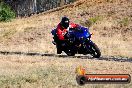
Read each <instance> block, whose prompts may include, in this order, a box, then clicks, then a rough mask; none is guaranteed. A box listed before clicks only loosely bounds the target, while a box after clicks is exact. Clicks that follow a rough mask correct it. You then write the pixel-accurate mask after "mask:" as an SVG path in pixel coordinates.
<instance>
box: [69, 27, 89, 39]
mask: <svg viewBox="0 0 132 88" xmlns="http://www.w3.org/2000/svg"><path fill="white" fill-rule="evenodd" d="M72 33H73V34H74V36H75V37H76V38H77V39H79V38H83V39H87V38H89V37H90V36H91V34H90V32H89V29H88V28H86V27H83V26H79V28H78V29H75V31H74V32H72Z"/></svg>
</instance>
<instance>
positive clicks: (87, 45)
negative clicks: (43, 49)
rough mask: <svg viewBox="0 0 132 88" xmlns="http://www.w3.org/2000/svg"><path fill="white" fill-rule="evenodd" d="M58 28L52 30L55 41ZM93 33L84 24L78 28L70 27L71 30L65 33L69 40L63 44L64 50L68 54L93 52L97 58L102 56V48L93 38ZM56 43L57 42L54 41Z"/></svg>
mask: <svg viewBox="0 0 132 88" xmlns="http://www.w3.org/2000/svg"><path fill="white" fill-rule="evenodd" d="M55 31H56V29H53V30H52V31H51V33H52V35H53V36H54V37H53V39H54V41H55V40H56V38H55V36H56V32H55ZM91 36H92V34H90V32H89V29H88V28H86V27H83V26H79V27H77V28H69V31H68V32H67V33H66V34H65V37H66V39H67V41H66V42H65V44H63V47H62V49H61V50H62V51H64V52H65V53H66V54H67V55H68V56H74V55H75V54H83V55H86V54H91V55H92V56H93V57H95V58H99V57H100V56H101V52H100V49H99V48H98V46H97V45H96V44H95V43H94V42H92V40H91ZM53 44H54V45H56V42H53Z"/></svg>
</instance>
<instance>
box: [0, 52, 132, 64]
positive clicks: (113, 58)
mask: <svg viewBox="0 0 132 88" xmlns="http://www.w3.org/2000/svg"><path fill="white" fill-rule="evenodd" d="M0 54H2V55H25V56H48V57H63V58H69V57H70V58H81V59H93V60H106V61H118V62H131V63H132V58H124V57H114V56H111V57H100V58H93V57H90V56H67V55H56V54H48V53H47V54H43V53H34V52H33V53H32V52H8V51H0Z"/></svg>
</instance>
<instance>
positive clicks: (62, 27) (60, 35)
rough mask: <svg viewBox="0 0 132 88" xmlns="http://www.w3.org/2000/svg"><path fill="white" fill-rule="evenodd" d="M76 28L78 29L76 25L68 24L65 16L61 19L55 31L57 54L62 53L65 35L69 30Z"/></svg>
mask: <svg viewBox="0 0 132 88" xmlns="http://www.w3.org/2000/svg"><path fill="white" fill-rule="evenodd" d="M76 27H78V24H75V23H72V22H70V20H69V18H68V17H66V16H64V17H62V19H61V22H60V23H59V24H58V26H57V29H56V37H57V38H56V43H57V54H61V53H62V47H63V46H64V44H65V42H66V41H67V39H66V38H65V34H66V33H67V32H68V31H69V28H76Z"/></svg>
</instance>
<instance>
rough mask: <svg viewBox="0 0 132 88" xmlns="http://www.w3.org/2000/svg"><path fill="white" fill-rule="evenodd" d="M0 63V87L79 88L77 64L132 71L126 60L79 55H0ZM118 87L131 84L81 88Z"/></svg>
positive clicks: (93, 68) (92, 68) (96, 70)
mask: <svg viewBox="0 0 132 88" xmlns="http://www.w3.org/2000/svg"><path fill="white" fill-rule="evenodd" d="M3 58H4V59H3ZM18 60H19V61H18ZM80 62H81V63H80ZM0 63H1V64H0V68H2V71H1V72H0V86H1V87H2V88H42V87H44V88H45V87H46V88H47V87H48V88H49V87H50V88H51V87H61V88H64V87H68V88H69V87H70V88H81V86H79V85H78V84H77V82H76V74H75V69H76V67H77V66H79V65H82V66H83V67H84V68H85V69H86V73H89V74H92V73H96V74H97V73H98V74H105V73H107V74H108V73H110V74H114V73H115V71H116V73H117V74H121V73H124V74H127V73H129V74H130V75H131V74H132V73H131V70H132V67H131V63H129V62H122V63H117V62H113V61H109V62H108V61H100V60H98V61H96V60H90V59H79V58H62V57H60V58H58V57H41V56H34V57H32V56H17V55H16V56H12V55H7V56H4V55H1V58H0ZM5 63H8V64H5ZM111 64H113V65H111ZM126 64H127V65H126ZM14 67H17V68H14ZM18 68H19V69H18ZM3 72H4V74H3ZM121 86H122V87H125V86H129V87H131V83H130V84H118V85H116V84H99V85H98V84H86V85H84V86H83V87H84V88H87V87H89V88H93V87H97V88H109V87H112V88H115V87H116V88H117V87H118V88H119V87H121Z"/></svg>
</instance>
